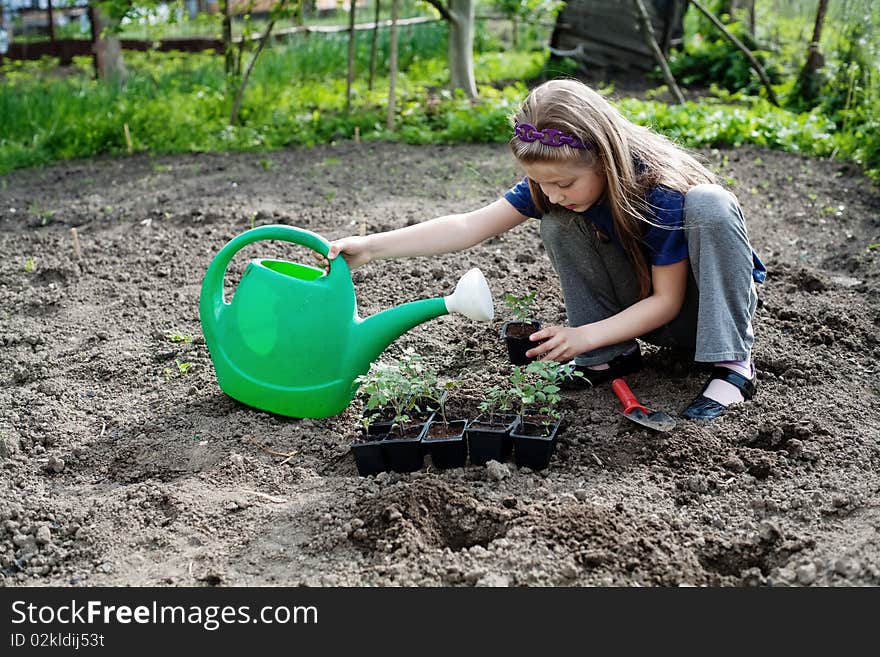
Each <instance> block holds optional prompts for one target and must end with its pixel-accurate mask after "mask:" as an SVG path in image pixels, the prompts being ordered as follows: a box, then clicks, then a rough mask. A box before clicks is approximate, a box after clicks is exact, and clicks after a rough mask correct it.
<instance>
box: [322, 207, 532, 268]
mask: <svg viewBox="0 0 880 657" xmlns="http://www.w3.org/2000/svg"><path fill="white" fill-rule="evenodd" d="M525 220H526V217H525V216H524V215H521V214H520V213H519V212H518V211H517V210H515V209H514V207H513V206H512V205H511V204H510V203H509V202H508V201H506V200H505V199H503V198H502V199H498V200H497V201H495V202H494V203H490V204H489V205H486V206H484V207H482V208H479V209H478V210H472V211H471V212H465V213H463V214H450V215H446V216H443V217H437V218H435V219H431V220H430V221H425V222H422V223H420V224H415V225H413V226H407V227H406V228H398V229H397V230H392V231H388V232H385V233H375V234H373V235H364V236H352V237H343V238H342V239H338V240H335V241H333V242H331V243H330V252H329V253H328V258H330V259H331V260H332V259H333V258H335V257H336V256H338V255H339V254H340V253H341V254H342V255H343V256H344V257H345V260H346V262H348V264H349V266H351V267H359V266H360V265H363V264H366V263H368V262H370V261H371V260H377V259H388V258H406V257H412V256H431V255H439V254H441V253H451V252H452V251H461V250H463V249H467V248H470V247H472V246H474V245H475V244H479V243H480V242H482V241H483V240H486V239H488V238H490V237H494V236H495V235H498V234H500V233H503V232H505V231H508V230H510V229H511V228H513V227H514V226H518V225H519V224H521V223H522V222H524V221H525Z"/></svg>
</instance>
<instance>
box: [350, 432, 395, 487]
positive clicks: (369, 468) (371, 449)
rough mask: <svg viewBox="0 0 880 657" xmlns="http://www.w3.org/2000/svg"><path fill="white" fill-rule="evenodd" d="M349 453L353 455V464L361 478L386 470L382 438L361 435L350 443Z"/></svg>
mask: <svg viewBox="0 0 880 657" xmlns="http://www.w3.org/2000/svg"><path fill="white" fill-rule="evenodd" d="M351 453H352V454H353V455H354V463H355V465H356V466H357V471H358V474H359V475H360V476H361V477H368V476H370V475H374V474H377V473H379V472H385V471H386V470H387V469H388V459H387V458H386V457H385V447H384V446H383V445H382V438H381V437H378V436H372V435H368V434H363V435H362V436H361V437H360V438H359V439H358V440H356V441H355V442H353V443H352V445H351Z"/></svg>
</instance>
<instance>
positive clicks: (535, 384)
mask: <svg viewBox="0 0 880 657" xmlns="http://www.w3.org/2000/svg"><path fill="white" fill-rule="evenodd" d="M559 369H560V365H559V363H555V362H553V361H533V362H531V363H529V364H528V365H526V366H525V367H524V368H523V367H514V368H513V371H512V372H511V375H510V388H509V389H508V391H507V394H508V395H509V396H510V397H511V398H512V399H513V400H514V402H515V404H516V405H517V407H518V408H517V412H518V413H519V414H520V415H527V414H537V415H539V416H542V417H541V421H542V423H543V424H544V426H545V427H547V428H549V426H550V425H551V424H552V423H553V422H555V421H556V420H558V419H559V418H560V417H562V414H561V413H560V412H559V409H558V408H557V406H558V404H559V402H560V401H561V399H562V397H561V396H560V394H559V390H560V388H559V386H558V385H557V381H558V377H559ZM562 369H563V372H562V374H563V375H568V376H578V375H580V376H582V375H581V374H580V372H577V371H576V370H574V367H573V366H571V365H563V366H562Z"/></svg>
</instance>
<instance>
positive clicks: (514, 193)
mask: <svg viewBox="0 0 880 657" xmlns="http://www.w3.org/2000/svg"><path fill="white" fill-rule="evenodd" d="M504 198H505V199H506V200H507V202H508V203H510V204H511V205H512V206H513V207H514V208H515V209H516V211H517V212H519V213H520V214H522V215H525V216H526V217H534V218H535V219H540V218H541V213H540V212H538V208H536V207H535V203H534V201H532V191H531V190H530V189H529V179H528V178H523V179H522V180H521V181H519V182H518V183H517V184H516V185H514V186H513V187H511V188H510V189H509V190H508V191H507V193H506V194H505V195H504Z"/></svg>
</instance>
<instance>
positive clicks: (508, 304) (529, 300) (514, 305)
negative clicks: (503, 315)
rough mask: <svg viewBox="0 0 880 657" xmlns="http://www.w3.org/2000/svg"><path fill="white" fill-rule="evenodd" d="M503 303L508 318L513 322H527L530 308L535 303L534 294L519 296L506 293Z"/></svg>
mask: <svg viewBox="0 0 880 657" xmlns="http://www.w3.org/2000/svg"><path fill="white" fill-rule="evenodd" d="M503 303H504V307H505V308H507V310H508V312H509V313H510V316H511V317H512V318H513V321H515V322H525V321H528V318H529V314H530V313H531V311H532V306H533V305H534V303H535V292H532V293H530V294H523V295H520V296H517V295H516V294H511V293H510V292H507V293H505V295H504V300H503Z"/></svg>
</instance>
